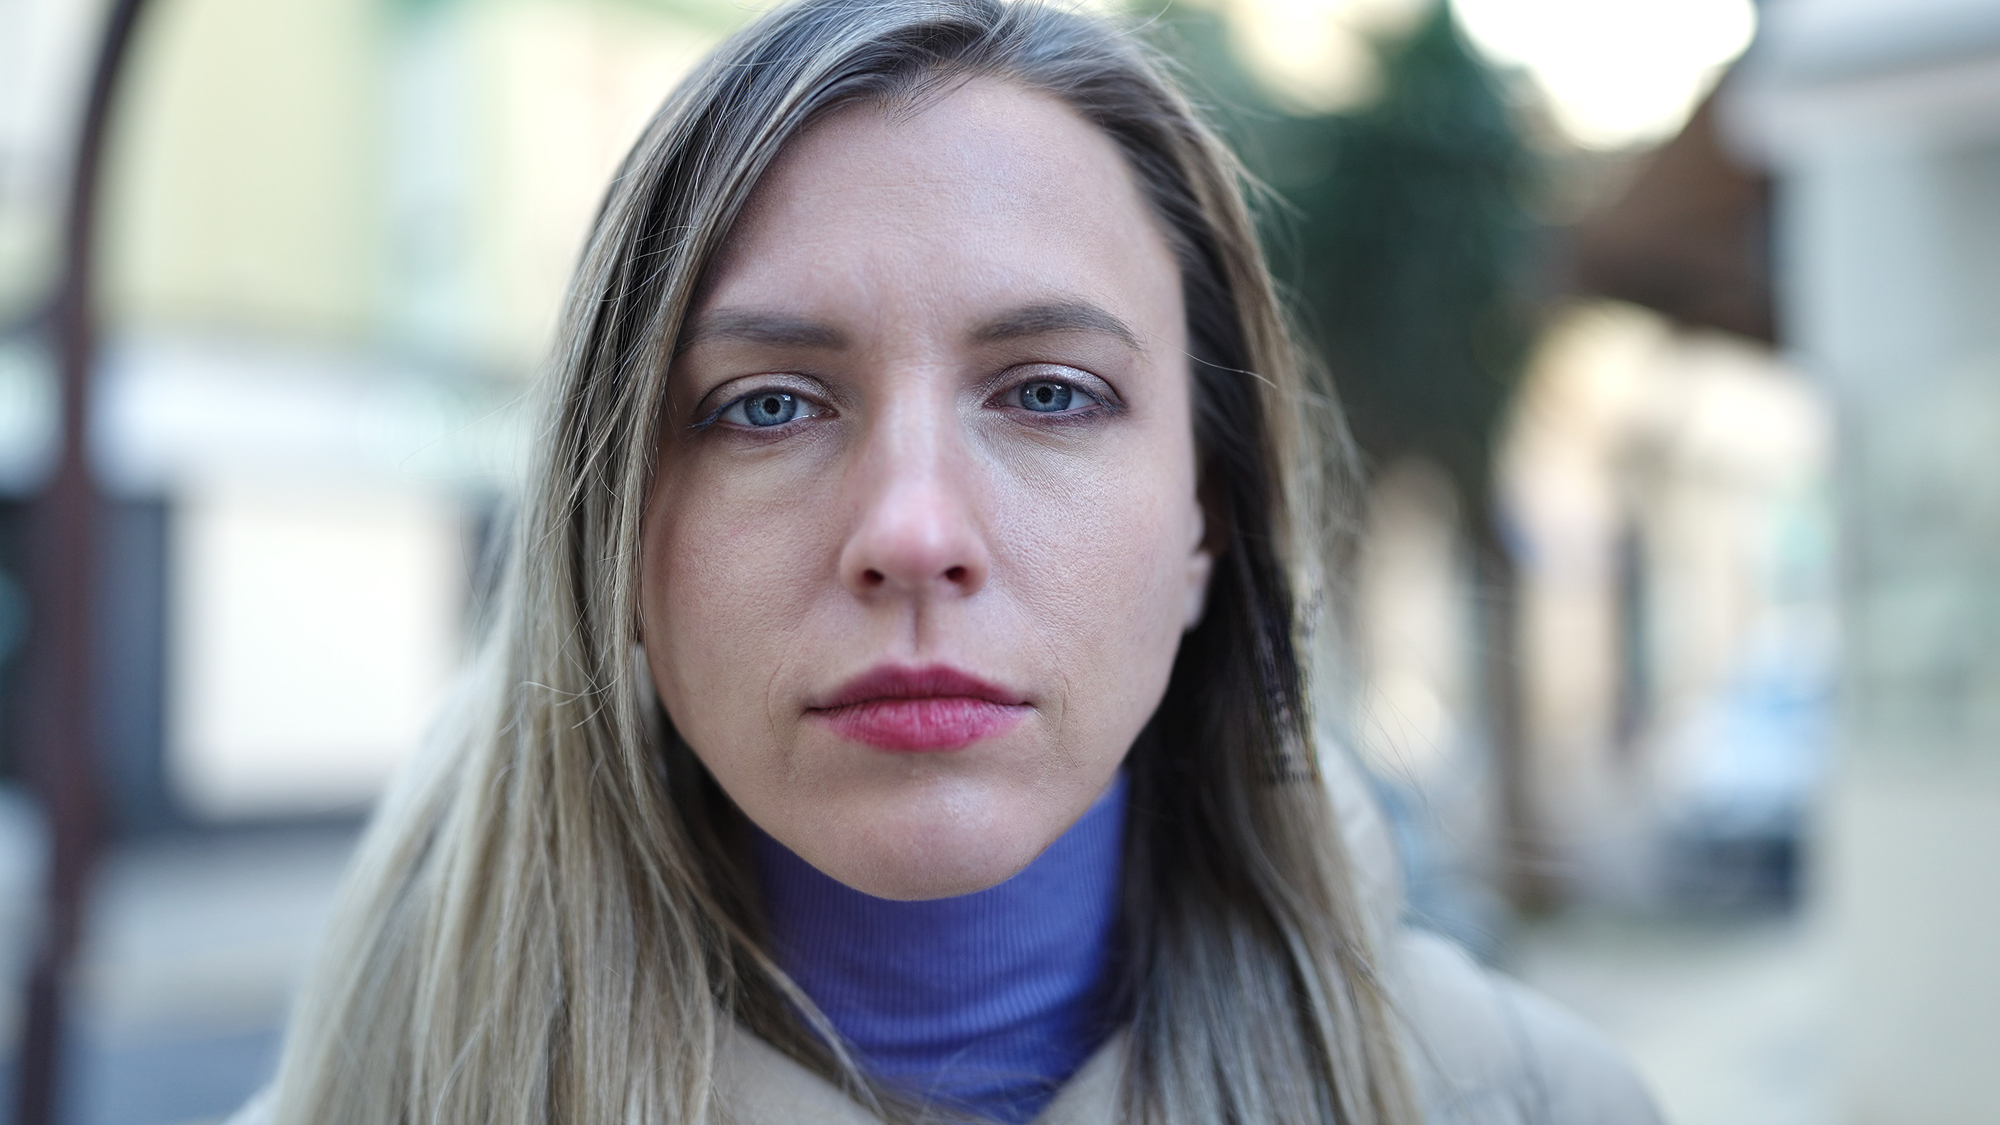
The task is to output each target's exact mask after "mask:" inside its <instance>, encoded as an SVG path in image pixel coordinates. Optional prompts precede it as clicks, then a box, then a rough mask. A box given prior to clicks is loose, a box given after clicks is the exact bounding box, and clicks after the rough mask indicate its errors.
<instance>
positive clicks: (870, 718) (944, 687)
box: [806, 664, 1029, 752]
mask: <svg viewBox="0 0 2000 1125" xmlns="http://www.w3.org/2000/svg"><path fill="white" fill-rule="evenodd" d="M1028 710H1029V708H1028V705H1027V701H1026V700H1023V699H1022V698H1021V697H1020V696H1018V695H1016V694H1014V693H1012V692H1010V691H1007V690H1006V689H1005V688H1001V687H998V686H996V685H994V684H990V683H988V682H986V681H985V680H982V679H979V678H978V677H977V676H971V675H967V674H966V673H964V672H961V671H959V670H958V669H956V668H952V667H949V666H947V665H943V664H932V665H928V666H926V667H922V668H899V667H895V666H893V665H883V666H881V667H877V668H873V669H870V670H869V671H867V672H864V673H862V674H861V675H859V676H856V677H855V678H854V679H852V680H849V681H848V682H847V683H845V684H843V685H841V687H840V689H839V690H838V691H836V692H834V693H833V694H832V695H831V696H829V697H828V698H827V699H826V701H825V702H823V703H820V704H819V705H818V706H816V707H812V708H810V709H808V711H807V712H806V713H807V714H808V715H811V716H812V717H813V718H815V719H818V720H819V721H820V722H823V723H825V724H827V725H828V726H830V727H832V728H833V730H834V733H836V734H838V735H840V736H841V737H842V738H846V739H849V740H851V741H854V742H861V743H866V744H867V745H869V746H873V747H875V748H876V749H878V750H901V751H905V752H920V751H927V750H958V749H961V748H963V747H966V746H970V745H971V744H973V743H975V742H977V741H979V740H980V739H982V738H991V737H993V736H994V735H996V734H999V733H1001V732H1002V731H1005V730H1007V729H1008V728H1009V727H1012V726H1013V725H1014V724H1016V723H1018V722H1020V721H1021V720H1022V719H1024V718H1026V717H1027V715H1028Z"/></svg>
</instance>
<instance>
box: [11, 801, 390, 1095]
mask: <svg viewBox="0 0 2000 1125" xmlns="http://www.w3.org/2000/svg"><path fill="white" fill-rule="evenodd" d="M353 842H354V833H353V832H352V831H351V830H333V829H326V828H314V829H288V830H282V831H278V830H262V831H241V832H226V833H212V834H202V835H191V836H180V837H166V838H160V839H154V840H149V841H140V842H137V843H131V844H126V845H122V846H120V847H118V848H116V849H114V850H113V851H112V853H111V854H110V855H109V856H107V857H106V859H105V861H104V863H103V865H102V867H101V868H100V871H99V876H98V882H97V887H96V888H95V893H94V895H93V901H92V913H91V917H90V921H89V929H88V935H87V937H86V940H85V947H84V949H83V951H82V953H81V956H80V958H79V964H78V966H77V977H76V988H75V991H74V995H75V998H76V1001H75V1002H76V1012H75V1019H74V1024H73V1032H72V1036H71V1056H70V1057H71V1060H72V1069H71V1072H70V1074H69V1075H67V1077H66V1080H65V1087H66V1093H65V1106H64V1115H63V1117H64V1122H65V1125H193V1123H196V1122H213V1121H218V1120H220V1119H222V1118H224V1117H226V1116H228V1115H229V1114H230V1113H231V1112H232V1111H234V1110H235V1108H236V1107H237V1106H238V1105H240V1104H242V1102H243V1101H244V1099H245V1098H247V1097H248V1096H249V1095H250V1094H251V1093H253V1092H255V1091H256V1090H257V1089H259V1088H260V1087H261V1086H263V1085H264V1083H265V1082H267V1081H269V1079H270V1076H271V1072H272V1068H273V1065H274V1063H275V1062H276V1058H277V1047H278V1042H279V1034H280V1028H281V1027H282V1026H283V1022H284V1018H285V1013H286V1010H287V1007H288V1005H289V1003H290V1000H291V996H292V992H293V989H294V988H295V986H296V984H297V981H298V978H299V975H300V972H301V971H302V969H303V967H304V965H305V964H306V962H307V959H308V958H309V957H310V956H311V953H312V950H313V948H314V944H315V942H316V941H317V939H318V936H319V933H320V931H321V929H322V927H323V925H324V923H325V920H326V917H327V913H328V910H329V907H330V905H331V903H332V899H333V894H334V890H335V888H336V886H337V884H338V881H339V877H340V874H341V871H342V870H343V868H344V867H345V865H346V861H347V856H348V853H349V851H350V850H351V849H352V847H353ZM22 943H23V937H22V936H21V935H18V934H16V935H14V936H13V937H12V938H11V939H7V940H0V947H4V948H5V950H6V952H5V956H6V957H7V961H8V963H9V964H12V965H18V964H19V962H20V959H21V958H20V956H19V952H18V951H19V949H20V947H21V946H22ZM13 976H14V979H16V980H18V971H17V972H16V973H14V974H13ZM9 992H10V993H13V994H15V995H18V989H10V990H9ZM10 1003H11V1001H10ZM17 1013H18V1004H12V1006H11V1009H10V1011H9V1012H8V1014H9V1015H10V1016H16V1019H10V1020H8V1022H7V1024H6V1027H7V1028H8V1029H9V1031H8V1032H7V1034H8V1035H9V1036H10V1037H11V1035H12V1034H13V1032H12V1030H11V1029H13V1028H14V1027H15V1026H17V1018H18V1016H17ZM6 1046H7V1047H8V1048H9V1049H8V1050H7V1052H6V1054H7V1056H8V1057H10V1058H11V1057H12V1055H13V1051H12V1049H11V1048H12V1046H13V1044H12V1043H11V1042H9V1043H7V1044H6ZM11 1079H12V1075H11V1073H7V1074H0V1083H4V1084H5V1085H7V1086H9V1087H11V1085H12V1082H11ZM12 1105H13V1102H12V1098H11V1096H9V1097H6V1098H4V1099H0V1121H5V1120H6V1119H7V1118H8V1116H9V1115H10V1114H11V1112H12Z"/></svg>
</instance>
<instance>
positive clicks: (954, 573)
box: [944, 566, 965, 585]
mask: <svg viewBox="0 0 2000 1125" xmlns="http://www.w3.org/2000/svg"><path fill="white" fill-rule="evenodd" d="M944 580H945V581H946V582H950V583H952V584H953V585H957V584H959V583H961V582H964V581H965V568H964V567H962V566H955V567H952V568H951V569H950V570H947V571H945V572H944Z"/></svg>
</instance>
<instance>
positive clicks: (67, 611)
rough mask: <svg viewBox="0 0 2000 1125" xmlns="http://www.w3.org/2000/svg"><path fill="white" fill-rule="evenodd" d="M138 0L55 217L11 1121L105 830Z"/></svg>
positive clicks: (104, 70)
mask: <svg viewBox="0 0 2000 1125" xmlns="http://www.w3.org/2000/svg"><path fill="white" fill-rule="evenodd" d="M144 6H145V0H115V2H114V3H113V4H112V5H111V9H110V13H109V15H108V17H107V18H106V20H105V23H104V28H103V33H102V35H101V36H100V37H99V39H98V45H97V58H96V62H95V63H94V65H93V66H92V68H91V73H90V89H89V95H88V97H87V99H86V101H85V102H84V112H83V121H82V126H81V128H80V129H79V130H78V132H77V137H76V147H75V149H74V153H73V156H72V164H71V167H70V178H69V196H68V201H67V207H66V209H65V213H64V216H63V243H62V273H61V275H60V276H59V277H58V278H57V280H56V291H55V299H54V301H53V302H52V303H51V305H50V306H49V321H48V325H49V330H50V332H51V335H52V343H53V345H54V350H55V353H56V360H57V370H58V372H59V374H60V378H61V381H62V423H61V439H60V440H61V444H60V450H61V452H60V453H59V455H58V458H57V461H56V464H55V472H54V474H53V475H52V476H51V477H50V479H49V482H48V486H47V487H46V489H44V491H43V492H42V494H41V495H40V496H39V497H38V498H37V499H36V502H35V507H34V511H33V513H32V516H31V520H32V522H31V524H30V528H31V531H32V535H33V538H32V540H31V544H32V550H33V552H34V554H33V571H32V581H33V583H34V585H33V587H32V599H33V600H32V606H33V616H32V618H31V625H30V633H29V638H28V643H29V645H30V648H29V651H28V660H27V663H26V669H25V670H26V673H27V675H28V677H29V683H28V686H29V688H30V690H29V691H28V693H27V696H26V702H27V703H28V705H29V707H30V708H31V711H30V714H29V715H27V716H26V718H27V720H28V729H27V732H26V733H27V734H28V740H27V745H26V747H25V749H26V751H27V760H26V762H25V763H24V765H25V766H26V772H27V774H28V777H29V780H30V782H31V784H32V785H33V786H34V789H35V791H36V795H37V796H38V797H39V798H40V799H41V806H42V810H43V813H44V814H45V815H46V816H47V818H48V822H49V845H50V849H49V850H50V857H49V879H48V888H47V907H46V911H45V913H44V916H43V922H42V933H41V946H40V949H39V950H38V951H37V953H36V956H35V962H34V967H33V969H32V971H31V973H30V975H29V978H28V987H27V998H26V999H27V1003H26V1004H25V1005H24V1006H23V1008H24V1011H23V1016H24V1026H23V1028H22V1035H21V1055H20V1067H19V1070H18V1082H19V1085H18V1087H17V1088H16V1094H17V1098H16V1103H15V1110H16V1112H15V1118H14V1120H15V1125H53V1123H54V1122H56V1121H58V1120H59V1119H60V1105H59V1097H58V1096H59V1094H60V1093H61V1091H62V1089H63V1084H64V1083H63V1077H64V1076H63V1066H62V1063H63V1054H64V1052H63V1047H64V1041H65V1038H66V1030H67V1026H66V1025H67V1021H66V1020H65V1019H64V1016H65V1014H66V1013H65V1009H66V1008H67V1007H68V1005H67V1004H66V1003H65V1001H66V1000H67V999H68V993H69V986H70V977H71V971H70V970H71V963H72V961H73V959H74V956H75V953H76V947H77V939H78V937H79V936H80V935H81V933H82V929H83V911H84V900H85V896H86V895H87V893H88V892H89V882H90V870H91V865H92V862H93V861H94V860H95V859H96V855H97V847H98V841H99V838H100V836H101V834H102V828H103V826H102V812H101V809H100V798H99V793H98V787H97V771H96V768H95V766H96V757H97V751H98V743H97V717H98V715H99V713H100V709H99V707H98V706H97V700H96V698H95V697H96V694H97V692H96V688H97V683H96V680H97V676H96V672H97V660H96V653H95V649H96V644H95V642H96V641H97V638H98V622H97V619H96V613H95V608H96V607H95V605H94V603H95V601H96V597H95V595H96V592H97V585H98V583H97V574H98V567H97V561H98V560H97V551H98V544H97V538H98V525H99V522H100V519H101V513H102V510H103V499H102V497H101V495H100V494H99V492H98V488H97V482H96V480H95V478H94V477H93V475H92V473H91V468H90V457H89V452H90V451H89V447H88V435H89V422H90V413H91V411H90V397H91V380H92V376H93V374H94V372H95V369H96V366H97V343H98V338H97V337H98V323H97V306H96V285H95V278H94V276H93V274H94V267H95V264H96V256H97V230H98V222H97V218H98V203H99V196H100V195H101V194H102V192H101V191H100V187H101V182H100V181H101V179H102V173H103V164H104V144H105V137H106V135H107V133H108V131H109V127H110V124H111V111H112V105H113V102H114V100H115V95H116V93H117V89H118V79H119V75H120V73H121V72H122V71H123V70H124V64H125V59H126V57H127V55H128V54H129V53H130V48H131V44H132V31H133V28H134V27H135V26H136V25H137V23H138V19H139V12H140V9H141V8H143V7H144Z"/></svg>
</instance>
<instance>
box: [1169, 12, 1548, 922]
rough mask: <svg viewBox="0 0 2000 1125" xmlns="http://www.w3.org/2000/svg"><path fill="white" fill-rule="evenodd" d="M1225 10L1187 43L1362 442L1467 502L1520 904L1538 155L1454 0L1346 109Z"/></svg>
mask: <svg viewBox="0 0 2000 1125" xmlns="http://www.w3.org/2000/svg"><path fill="white" fill-rule="evenodd" d="M1193 21H1205V22H1206V26H1198V25H1197V24H1195V23H1194V22H1193ZM1212 21H1213V17H1212V16H1208V15H1207V14H1206V13H1199V14H1196V15H1195V16H1193V17H1192V20H1190V19H1186V18H1184V19H1183V20H1182V21H1181V23H1180V24H1179V26H1178V28H1177V29H1178V30H1179V31H1180V32H1181V34H1182V35H1183V36H1184V37H1185V38H1186V39H1188V40H1189V41H1190V43H1191V44H1194V46H1193V47H1192V49H1184V50H1179V51H1177V52H1176V53H1177V54H1178V55H1179V56H1180V57H1181V58H1182V59H1183V60H1185V62H1186V64H1187V65H1188V67H1189V69H1190V70H1191V71H1193V72H1194V74H1195V77H1196V80H1197V83H1198V85H1200V86H1201V87H1202V88H1203V89H1204V90H1205V91H1206V92H1207V93H1208V96H1209V97H1210V99H1211V100H1212V101H1214V102H1215V103H1217V105H1216V109H1217V113H1216V116H1217V117H1218V119H1219V120H1220V122H1221V125H1222V127H1223V128H1224V130H1225V131H1226V132H1229V133H1230V134H1231V135H1232V140H1234V141H1235V142H1236V144H1237V146H1238V148H1239V149H1240V151H1242V152H1243V154H1244V157H1245V160H1246V162H1247V163H1248V164H1249V165H1250V166H1251V169H1252V170H1253V171H1254V172H1256V173H1257V174H1258V175H1260V176H1262V177H1263V178H1264V179H1265V181H1266V182H1267V183H1268V184H1269V185H1270V186H1271V187H1272V188H1273V189H1274V190H1275V191H1276V192H1277V194H1278V195H1279V196H1280V197H1281V198H1282V199H1283V201H1284V202H1285V204H1287V205H1288V207H1287V208H1286V209H1284V210H1281V211H1279V212H1278V213H1276V214H1273V215H1271V216H1269V217H1268V221H1267V224H1266V232H1265V233H1266V241H1267V243H1268V245H1269V248H1270V252H1271V257H1272V261H1273V265H1274V268H1275V270H1276V272H1277V274H1278V276H1279V277H1280V279H1282V280H1283V281H1285V282H1286V283H1287V284H1288V285H1289V287H1290V288H1291V289H1292V296H1293V298H1294V304H1295V307H1296V309H1297V311H1298V313H1299V314H1300V316H1301V319H1302V322H1303V326H1304V327H1305V329H1306V331H1307V332H1308V334H1309V336H1310V337H1311V339H1312V341H1313V343H1315V344H1316V345H1317V347H1318V348H1319V351H1320V354H1321V355H1322V356H1324V357H1325V359H1326V361H1327V364H1328V367H1329V370H1330V373H1331V377H1332V381H1333V384H1334V389H1335V391H1336V393H1337V396H1338V397H1339V399H1340V400H1341V402H1342V403H1343V405H1344V406H1345V408H1346V412H1347V417H1348V422H1349V425H1350V426H1351V427H1352V429H1353V432H1354V435H1355V438H1356V440H1357V441H1358V443H1359V444H1360V446H1361V448H1362V450H1363V452H1364V454H1365V455H1366V456H1367V458H1368V460H1369V462H1370V463H1372V464H1375V465H1385V464H1389V463H1392V462H1394V461H1397V460H1399V459H1402V458H1404V457H1411V456H1419V457H1423V458H1426V459H1429V460H1430V461H1433V462H1435V463H1436V464H1438V465H1439V466H1441V467H1442V468H1444V469H1445V470H1446V471H1447V472H1448V473H1449V474H1450V476H1451V478H1452V479H1453V481H1454V482H1455V483H1456V485H1457V488H1458V490H1459V493H1460V496H1461V497H1462V499H1463V500H1464V503H1463V505H1462V506H1461V510H1462V511H1463V512H1465V513H1466V527H1465V533H1466V537H1467V539H1468V540H1469V542H1470V543H1471V544H1472V546H1473V549H1474V553H1475V556H1476V560H1477V567H1478V588H1479V593H1480V599H1479V600H1480V606H1481V611H1482V612H1481V629H1482V642H1483V643H1482V644H1481V650H1482V676H1483V680H1484V687H1485V695H1486V707H1485V711H1486V714H1485V720H1486V724H1487V732H1488V740H1489V743H1490V746H1491V750H1492V754H1493V758H1494V764H1495V766H1496V773H1497V774H1498V776H1499V778H1500V783H1501V790H1502V792H1501V793H1500V799H1501V805H1502V811H1503V818H1504V822H1505V830H1506V834H1507V837H1508V838H1507V840H1506V844H1507V847H1508V850H1509V853H1510V854H1509V856H1508V857H1507V859H1508V862H1507V863H1506V864H1505V871H1504V881H1505V883H1506V890H1507V891H1508V893H1509V895H1510V897H1511V898H1513V900H1514V901H1515V902H1516V904H1517V905H1520V906H1523V907H1526V908H1530V909H1533V908H1537V907H1541V906H1543V905H1545V904H1546V903H1547V902H1548V901H1549V900H1550V898H1551V895H1552V890H1553V888H1552V887H1551V885H1550V884H1549V882H1548V881H1547V879H1546V878H1545V876H1544V872H1545V864H1544V863H1543V862H1542V859H1541V853H1542V847H1541V843H1542V841H1541V838H1540V836H1541V834H1540V833H1539V832H1538V831H1537V829H1536V821H1537V818H1536V816H1535V815H1534V810H1533V806H1532V797H1531V794H1532V787H1531V785H1530V778H1529V771H1528V762H1527V760H1526V755H1525V746H1524V744H1523V741H1524V736H1523V730H1522V716H1521V709H1522V702H1521V701H1522V685H1521V679H1520V672H1519V666H1518V661H1517V659H1516V652H1517V646H1518V641H1517V636H1516V633H1517V630H1516V625H1515V619H1516V605H1517V601H1518V598H1517V587H1518V576H1517V571H1516V559H1515V557H1514V552H1513V549H1512V547H1511V544H1510V542H1509V536H1508V534H1507V525H1506V520H1505V517H1504V513H1503V512H1502V511H1501V510H1500V507H1499V505H1498V503H1497V497H1496V495H1495V492H1494V489H1493V480H1492V474H1493V468H1492V466H1493V456H1494V446H1495V440H1496V437H1497V435H1498V433H1499V430H1500V426H1501V424H1502V421H1503V415H1504V412H1505V411H1506V408H1507V405H1508V403H1509V401H1510V399H1511V396H1512V393H1513V390H1514V387H1515V384H1516V382H1517V381H1518V378H1519V375H1520V372H1521V369H1522V366H1523V363H1524V360H1525V358H1526V355H1527V351H1528V347H1529V344H1530V342H1531V340H1532V338H1533V334H1534V328H1535V305H1536V302H1535V301H1534V300H1533V298H1532V296H1531V288H1532V286H1531V280H1532V278H1533V276H1534V274H1535V271H1536V266H1537V259H1538V249H1539V238H1538V230H1539V228H1538V224H1537V223H1536V222H1535V220H1534V219H1533V217H1532V215H1531V212H1530V210H1529V207H1528V199H1529V193H1530V192H1531V191H1532V190H1533V188H1534V186H1535V181H1536V177H1537V168H1536V162H1535V160H1534V158H1533V156H1532V154H1531V153H1530V151H1529V150H1528V148H1527V147H1526V145H1525V144H1524V143H1523V141H1522V138H1521V134H1520V132H1519V130H1518V129H1517V126H1516V123H1515V120H1514V115H1513V113H1512V111H1511V109H1510V107H1509V105H1508V103H1507V99H1506V95H1505V92H1504V91H1503V89H1502V88H1501V86H1500V83H1499V81H1498V79H1497V77H1496V76H1495V75H1494V74H1493V73H1492V71H1491V70H1490V69H1489V68H1488V67H1487V66H1486V64H1485V63H1484V62H1483V61H1482V60H1480V59H1479V58H1478V56H1477V55H1475V54H1474V53H1473V51H1472V49H1471V48H1470V47H1469V46H1468V44H1467V43H1466V41H1465V39H1464V37H1463V36H1462V34H1461V33H1460V31H1459V29H1458V27H1457V24H1456V21H1455V20H1454V19H1453V17H1452V14H1451V9H1450V7H1449V6H1448V5H1445V4H1442V3H1439V4H1435V5H1433V6H1432V7H1431V8H1430V9H1429V11H1428V12H1426V13H1425V14H1424V15H1423V16H1422V17H1421V18H1420V19H1419V20H1418V21H1417V22H1416V23H1415V24H1414V25H1412V26H1411V28H1410V29H1409V30H1408V31H1407V32H1405V33H1403V34H1402V35H1400V36H1398V37H1395V38H1393V39H1389V40H1384V41H1381V42H1379V43H1378V44H1377V46H1378V61H1379V68H1380V71H1379V86H1378V89H1377V92H1376V95H1375V96H1374V98H1373V99H1372V100H1370V101H1369V102H1368V103H1367V104H1366V105H1364V106H1362V107H1360V108H1359V109H1356V110H1354V111H1352V112H1348V113H1340V114H1317V115H1298V114H1288V113H1285V112H1283V111H1281V110H1280V109H1278V108H1277V107H1275V106H1274V105H1273V104H1272V103H1271V102H1270V101H1269V100H1267V99H1264V98H1262V97H1261V96H1260V95H1259V94H1258V93H1257V90H1256V87H1255V84H1254V83H1253V82H1251V81H1250V80H1249V79H1248V78H1247V76H1246V75H1245V74H1244V72H1243V71H1242V69H1241V66H1240V64H1239V63H1237V62H1235V61H1234V59H1233V57H1232V56H1231V55H1230V54H1229V53H1228V52H1227V50H1226V49H1224V48H1222V47H1221V46H1219V44H1220V43H1221V42H1222V37H1221V36H1220V35H1219V34H1218V32H1219V30H1220V29H1219V28H1218V27H1216V26H1215V24H1214V23H1213V22H1212Z"/></svg>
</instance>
